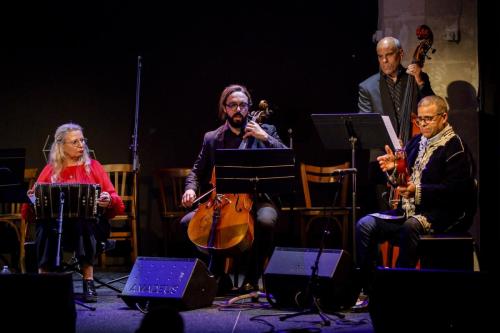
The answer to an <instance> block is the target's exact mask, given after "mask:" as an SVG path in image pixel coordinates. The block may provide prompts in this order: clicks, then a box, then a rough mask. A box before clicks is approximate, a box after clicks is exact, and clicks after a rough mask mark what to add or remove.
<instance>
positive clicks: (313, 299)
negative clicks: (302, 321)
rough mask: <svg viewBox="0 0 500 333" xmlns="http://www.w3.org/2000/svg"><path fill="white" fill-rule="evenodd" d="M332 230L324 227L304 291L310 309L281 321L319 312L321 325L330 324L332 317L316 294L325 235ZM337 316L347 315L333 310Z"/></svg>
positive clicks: (285, 316)
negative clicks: (319, 302) (323, 308)
mask: <svg viewBox="0 0 500 333" xmlns="http://www.w3.org/2000/svg"><path fill="white" fill-rule="evenodd" d="M329 233H330V232H329V231H328V230H327V229H326V228H324V230H323V234H322V236H321V242H320V248H319V249H318V254H317V255H316V260H315V261H314V265H313V266H311V276H310V277H309V282H308V284H307V287H306V290H305V292H304V294H305V296H304V297H303V299H304V300H305V301H306V302H307V304H308V305H309V307H310V308H309V309H307V310H304V311H301V312H296V313H292V314H288V315H284V316H281V317H280V318H279V319H280V321H284V320H287V319H289V318H294V317H298V316H304V315H309V314H317V315H319V316H320V317H321V326H330V319H329V318H328V316H327V315H326V314H325V313H324V312H323V311H322V310H321V308H320V306H319V304H318V297H317V295H316V293H317V290H316V288H317V286H318V270H319V259H320V257H321V254H322V253H323V249H324V246H325V235H328V234H329ZM299 294H300V292H299V293H298V294H297V295H296V296H295V301H296V302H297V303H299V302H298V296H299ZM332 314H334V315H335V316H337V317H339V318H341V319H342V318H345V316H344V315H343V314H341V313H338V312H333V313H332Z"/></svg>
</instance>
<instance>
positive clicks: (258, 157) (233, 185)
mask: <svg viewBox="0 0 500 333" xmlns="http://www.w3.org/2000/svg"><path fill="white" fill-rule="evenodd" d="M215 176H216V184H217V193H221V194H222V193H249V194H252V195H253V196H254V197H256V196H257V195H258V194H260V193H265V195H267V194H282V193H291V192H292V191H293V187H294V181H295V157H294V154H293V150H292V149H288V148H261V149H216V150H215ZM255 233H256V234H257V233H258V226H256V229H255ZM235 281H236V282H235V284H237V280H236V279H235Z"/></svg>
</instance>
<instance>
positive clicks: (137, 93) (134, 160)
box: [130, 56, 142, 173]
mask: <svg viewBox="0 0 500 333" xmlns="http://www.w3.org/2000/svg"><path fill="white" fill-rule="evenodd" d="M141 69H142V57H141V56H137V81H136V90H135V118H134V134H133V135H132V145H131V146H130V149H131V150H132V166H133V170H134V172H135V173H137V172H139V154H138V153H137V147H138V145H137V135H138V130H139V101H140V97H141Z"/></svg>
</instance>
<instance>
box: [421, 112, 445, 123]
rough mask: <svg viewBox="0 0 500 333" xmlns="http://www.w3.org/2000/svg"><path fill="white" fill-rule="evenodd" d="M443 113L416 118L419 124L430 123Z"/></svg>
mask: <svg viewBox="0 0 500 333" xmlns="http://www.w3.org/2000/svg"><path fill="white" fill-rule="evenodd" d="M443 114H444V113H438V114H435V115H433V116H423V117H417V119H415V122H416V123H417V125H423V124H428V123H431V122H433V121H434V119H436V117H437V116H442V115H443Z"/></svg>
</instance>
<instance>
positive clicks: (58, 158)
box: [49, 123, 90, 183]
mask: <svg viewBox="0 0 500 333" xmlns="http://www.w3.org/2000/svg"><path fill="white" fill-rule="evenodd" d="M73 131H81V132H82V133H83V128H82V127H81V126H80V125H78V124H75V123H67V124H63V125H61V126H59V127H58V128H57V130H56V133H55V134H54V142H53V143H52V146H51V147H50V155H49V163H50V164H51V165H52V167H53V168H54V171H53V173H52V176H51V181H52V182H53V183H55V182H57V181H58V179H59V175H60V174H61V171H62V169H63V167H64V161H65V159H66V156H65V155H64V150H63V145H64V139H65V138H66V134H68V133H69V132H73ZM80 162H81V163H83V165H84V166H85V171H86V172H87V174H90V154H89V148H88V147H87V145H86V144H85V145H83V155H82V157H80Z"/></svg>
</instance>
